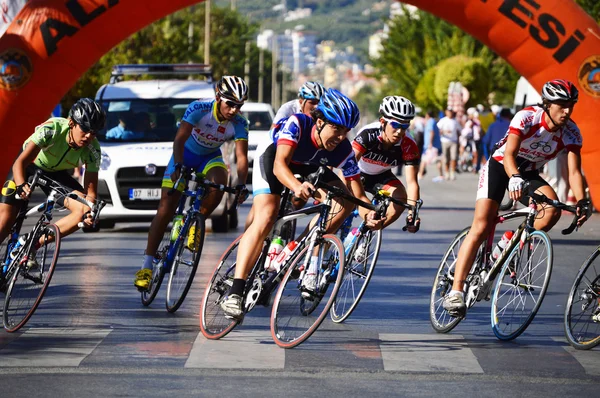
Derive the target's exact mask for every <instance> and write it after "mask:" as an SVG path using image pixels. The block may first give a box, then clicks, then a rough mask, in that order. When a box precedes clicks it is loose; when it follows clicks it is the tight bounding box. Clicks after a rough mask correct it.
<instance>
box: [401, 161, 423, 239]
mask: <svg viewBox="0 0 600 398" xmlns="http://www.w3.org/2000/svg"><path fill="white" fill-rule="evenodd" d="M418 172H419V168H418V167H417V166H405V167H404V174H406V194H407V197H408V200H407V202H408V204H410V205H416V204H417V201H418V200H419V199H420V198H421V192H420V187H419V180H418V178H417V174H418ZM420 226H421V219H420V218H417V219H416V220H414V221H413V211H412V210H408V214H407V215H406V230H407V231H408V232H411V233H413V234H414V233H415V232H417V231H418V230H419V227H420Z"/></svg>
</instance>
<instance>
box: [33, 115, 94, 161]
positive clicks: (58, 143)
mask: <svg viewBox="0 0 600 398" xmlns="http://www.w3.org/2000/svg"><path fill="white" fill-rule="evenodd" d="M68 137H69V121H68V119H65V118H62V117H53V118H50V119H48V120H47V121H46V122H44V123H42V124H40V125H39V126H37V127H36V128H35V132H34V133H33V134H32V135H31V136H30V137H29V138H27V140H25V143H24V144H23V149H25V147H26V146H27V144H28V143H29V142H30V141H31V142H33V143H34V144H35V145H37V146H38V147H40V148H41V151H40V153H39V154H38V155H37V157H36V158H35V161H34V162H33V163H34V164H35V165H36V166H38V167H39V168H40V169H42V170H45V171H60V170H70V169H73V168H75V167H79V162H80V161H81V163H83V164H85V169H86V171H93V172H97V171H98V170H99V169H100V159H101V153H100V143H99V142H98V140H97V139H96V138H94V139H93V140H92V142H90V143H89V144H88V145H87V146H86V147H83V148H79V149H75V148H71V147H70V146H69V143H68V141H67V140H68Z"/></svg>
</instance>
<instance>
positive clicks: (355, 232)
mask: <svg viewBox="0 0 600 398" xmlns="http://www.w3.org/2000/svg"><path fill="white" fill-rule="evenodd" d="M356 235H358V228H352V231H350V232H348V235H346V238H345V239H344V249H347V248H349V247H350V245H351V244H352V240H353V239H354V237H355V236H356Z"/></svg>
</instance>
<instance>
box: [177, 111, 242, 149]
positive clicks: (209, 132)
mask: <svg viewBox="0 0 600 398" xmlns="http://www.w3.org/2000/svg"><path fill="white" fill-rule="evenodd" d="M183 120H184V121H186V122H188V123H189V124H191V125H192V126H193V128H192V135H191V136H190V138H188V140H187V141H186V142H185V148H186V149H188V150H190V151H191V152H193V153H195V154H197V155H206V154H210V153H213V152H215V151H217V150H218V149H219V148H220V147H221V145H223V143H224V142H225V141H229V140H232V139H233V140H235V141H238V140H246V141H247V140H248V120H247V119H246V118H245V117H243V116H241V115H239V114H238V115H235V117H234V118H233V119H232V120H224V121H223V122H219V119H218V118H217V101H216V100H198V101H194V102H192V103H191V104H190V105H189V106H188V108H187V110H186V111H185V114H184V115H183Z"/></svg>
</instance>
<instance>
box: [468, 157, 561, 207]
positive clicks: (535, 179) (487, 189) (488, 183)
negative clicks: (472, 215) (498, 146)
mask: <svg viewBox="0 0 600 398" xmlns="http://www.w3.org/2000/svg"><path fill="white" fill-rule="evenodd" d="M521 177H522V178H523V179H524V180H525V181H529V183H530V187H531V188H532V189H534V190H536V189H538V188H540V187H543V186H546V185H549V184H548V183H547V182H546V180H544V179H543V178H542V177H541V176H540V173H539V172H538V171H537V170H532V171H525V172H522V173H521ZM509 180H510V177H509V176H508V175H506V171H505V170H504V165H502V164H501V163H499V162H498V161H497V160H495V159H493V158H490V159H489V161H488V162H487V163H486V164H485V165H484V166H483V167H482V168H481V171H480V172H479V185H478V188H477V200H479V199H492V200H494V201H496V202H497V203H498V204H500V203H502V199H503V198H504V194H505V193H506V190H507V189H508V181H509ZM521 203H523V204H524V205H525V206H527V205H528V204H529V198H528V197H527V196H523V198H522V199H521Z"/></svg>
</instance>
